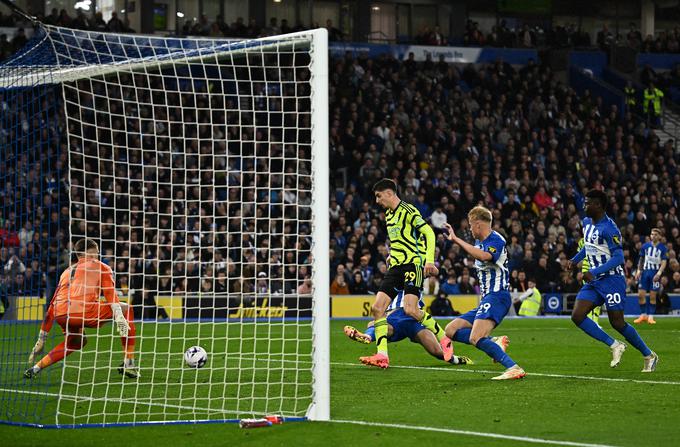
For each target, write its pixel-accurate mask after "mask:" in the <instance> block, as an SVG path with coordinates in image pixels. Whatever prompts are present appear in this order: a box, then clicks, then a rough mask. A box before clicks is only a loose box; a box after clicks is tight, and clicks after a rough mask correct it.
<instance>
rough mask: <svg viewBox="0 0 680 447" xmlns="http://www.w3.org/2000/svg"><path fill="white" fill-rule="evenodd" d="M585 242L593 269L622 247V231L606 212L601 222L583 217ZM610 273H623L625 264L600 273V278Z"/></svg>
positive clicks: (587, 255)
mask: <svg viewBox="0 0 680 447" xmlns="http://www.w3.org/2000/svg"><path fill="white" fill-rule="evenodd" d="M583 242H584V248H585V250H586V259H587V260H588V263H589V266H590V269H591V270H592V269H594V268H597V267H599V266H601V265H602V264H604V263H606V262H607V261H609V259H610V258H611V257H612V253H614V251H616V250H617V249H620V248H622V246H621V232H620V231H619V228H618V227H617V226H616V224H615V223H614V221H613V220H612V219H611V218H610V217H609V216H607V215H606V214H605V216H604V217H603V218H602V219H601V220H600V221H599V222H593V219H591V218H590V217H586V218H585V219H583ZM609 275H623V266H622V265H617V266H616V267H614V268H612V269H611V270H609V271H606V272H603V273H601V274H600V275H598V278H602V277H605V276H609Z"/></svg>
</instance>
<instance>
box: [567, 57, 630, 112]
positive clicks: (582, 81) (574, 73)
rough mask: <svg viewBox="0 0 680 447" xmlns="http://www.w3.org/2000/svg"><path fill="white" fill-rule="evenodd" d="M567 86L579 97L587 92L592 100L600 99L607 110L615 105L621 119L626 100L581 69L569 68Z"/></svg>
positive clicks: (620, 94)
mask: <svg viewBox="0 0 680 447" xmlns="http://www.w3.org/2000/svg"><path fill="white" fill-rule="evenodd" d="M569 84H570V85H571V86H572V87H573V88H574V90H576V92H577V93H578V94H579V96H582V95H583V93H584V92H585V91H586V90H589V91H590V95H591V96H592V97H593V98H597V97H598V96H600V97H602V101H603V102H604V104H605V105H606V106H607V107H608V108H609V107H610V106H612V105H616V106H617V107H618V110H619V116H620V117H621V118H623V114H624V113H625V104H626V100H625V96H624V95H623V94H622V93H621V92H617V91H616V90H615V89H613V88H611V87H609V86H608V85H606V84H605V83H604V82H602V81H601V80H599V79H597V78H596V77H595V76H589V75H587V74H586V73H584V72H583V69H581V68H579V67H577V66H574V65H572V66H571V67H570V68H569Z"/></svg>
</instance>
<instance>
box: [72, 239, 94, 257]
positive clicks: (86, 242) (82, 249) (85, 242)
mask: <svg viewBox="0 0 680 447" xmlns="http://www.w3.org/2000/svg"><path fill="white" fill-rule="evenodd" d="M91 249H95V250H97V251H99V245H97V243H96V242H95V241H93V240H92V239H79V240H78V241H76V243H75V244H73V251H74V252H76V254H78V255H80V254H85V253H87V252H88V251H89V250H91Z"/></svg>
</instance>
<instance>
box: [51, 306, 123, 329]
mask: <svg viewBox="0 0 680 447" xmlns="http://www.w3.org/2000/svg"><path fill="white" fill-rule="evenodd" d="M112 318H113V311H112V310H111V306H106V305H102V306H99V309H98V313H97V314H89V313H88V314H86V315H83V314H73V315H59V316H58V317H56V318H55V319H54V321H56V322H57V324H58V325H59V326H61V329H62V330H63V331H64V334H66V332H67V330H68V333H69V334H80V333H82V332H83V328H86V327H89V328H98V327H100V326H101V325H103V324H104V323H107V322H108V321H110V320H111V319H112Z"/></svg>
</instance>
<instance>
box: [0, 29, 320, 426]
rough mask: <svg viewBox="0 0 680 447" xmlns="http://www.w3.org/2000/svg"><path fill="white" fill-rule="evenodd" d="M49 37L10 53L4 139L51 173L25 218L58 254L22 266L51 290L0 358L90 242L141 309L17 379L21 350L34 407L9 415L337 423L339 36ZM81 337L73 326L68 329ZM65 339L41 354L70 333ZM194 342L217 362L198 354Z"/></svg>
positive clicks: (56, 420) (43, 421)
mask: <svg viewBox="0 0 680 447" xmlns="http://www.w3.org/2000/svg"><path fill="white" fill-rule="evenodd" d="M41 32H42V33H43V34H39V35H38V36H37V37H36V39H35V40H34V41H33V43H32V45H31V46H30V47H29V48H27V49H25V50H24V51H22V52H21V53H20V54H18V55H17V56H16V57H14V58H13V59H11V60H10V61H8V62H7V63H5V64H3V65H0V99H1V100H2V102H1V103H2V104H3V107H5V108H6V111H7V112H8V113H4V114H3V117H2V118H0V124H2V126H1V127H2V128H3V129H9V131H8V132H7V134H6V135H4V136H3V138H1V139H0V147H1V148H2V153H3V154H4V155H6V162H7V166H8V167H10V169H9V170H8V171H7V172H10V171H11V172H12V173H15V172H18V171H19V170H21V169H29V168H30V170H33V171H35V175H37V178H38V182H37V183H36V184H37V185H38V187H37V188H38V191H37V193H36V197H38V198H39V199H40V201H42V202H41V204H42V205H44V206H45V207H46V208H45V209H46V210H47V211H46V212H45V214H43V213H42V211H41V212H40V213H38V214H36V211H35V208H36V207H31V206H28V205H29V204H33V203H34V201H35V199H34V198H32V197H33V196H32V195H29V194H28V193H27V194H25V195H23V192H22V193H21V195H18V196H17V197H16V201H17V203H18V204H19V207H20V208H21V209H22V210H23V211H20V212H18V214H17V221H18V222H19V224H20V227H21V226H23V227H25V228H24V230H25V229H26V228H29V226H31V225H36V227H37V228H36V232H37V233H38V234H40V235H41V237H42V236H43V235H44V238H45V241H44V242H45V245H46V246H47V247H48V249H47V250H45V251H44V252H41V253H38V254H36V255H32V257H30V259H29V258H27V259H26V260H25V261H26V262H32V261H34V260H35V261H37V262H38V264H37V265H39V266H40V268H41V269H43V270H44V271H46V272H48V279H49V282H48V283H47V284H46V286H45V287H42V288H36V289H35V290H33V289H31V290H27V291H26V295H25V296H21V297H20V301H19V302H20V305H19V306H18V307H19V308H20V309H22V310H21V311H18V312H17V313H16V314H15V315H13V317H12V318H13V320H12V322H11V323H3V324H2V325H0V337H2V338H5V339H9V334H11V333H14V334H15V335H16V337H17V342H16V343H15V344H14V345H13V346H9V345H8V344H7V343H3V344H2V345H0V354H3V352H4V353H8V352H9V351H10V350H11V351H12V352H16V354H14V355H17V356H19V355H20V357H21V358H22V359H23V358H28V355H29V353H30V352H31V350H32V347H33V343H34V342H35V337H36V336H37V333H38V330H39V327H38V323H39V321H40V320H41V319H42V318H43V317H44V316H45V315H46V309H47V306H46V305H47V303H48V302H49V299H50V298H51V297H52V296H53V294H54V291H55V288H58V287H61V286H62V285H63V284H62V283H60V276H59V275H60V274H61V272H63V271H66V270H67V269H68V266H69V263H70V262H72V261H73V259H74V256H73V255H74V252H73V250H72V248H71V247H72V246H73V245H74V244H76V243H78V242H79V241H83V240H93V241H95V242H96V243H97V246H98V247H99V253H100V255H99V257H98V259H99V260H101V261H102V262H103V263H104V264H105V265H107V266H108V267H107V268H109V269H110V270H111V274H112V277H113V281H114V282H115V290H116V294H117V297H118V299H120V301H121V302H122V303H126V304H129V306H130V313H129V314H128V313H127V311H125V309H127V307H124V308H123V311H124V313H125V319H126V320H127V321H128V323H129V325H128V326H129V328H128V331H130V332H129V334H131V335H129V336H124V337H122V338H121V337H119V336H118V332H117V330H118V329H119V328H120V325H119V324H118V322H112V323H106V324H103V325H102V326H101V327H99V328H88V329H85V330H84V332H85V333H86V336H87V339H88V340H89V341H88V343H87V345H85V344H84V343H80V342H78V343H77V344H74V345H68V346H70V348H69V351H68V353H67V354H66V357H65V358H64V359H63V360H60V361H58V362H56V363H54V364H49V365H48V366H46V367H45V368H43V369H40V370H38V373H36V374H37V376H36V378H35V379H34V380H33V381H32V382H25V383H23V384H18V383H17V382H16V381H15V380H13V379H12V378H13V377H14V376H15V375H17V374H19V375H20V374H21V373H22V372H23V370H22V368H25V367H26V365H24V364H23V362H22V361H18V360H17V361H16V362H14V363H13V366H12V368H11V371H9V370H8V371H9V372H8V373H7V374H2V375H0V388H2V391H0V400H3V401H5V402H9V401H10V399H9V398H8V397H5V396H4V394H7V396H13V395H14V396H19V397H20V399H15V402H16V406H12V407H11V408H10V409H9V410H8V412H6V413H5V414H4V415H3V416H0V419H5V418H7V420H6V421H0V422H8V423H17V424H28V425H32V426H43V427H87V426H102V425H118V424H135V425H136V424H167V423H188V422H190V423H194V422H233V421H236V420H238V419H240V418H243V417H258V416H264V415H270V414H275V415H281V416H282V417H284V418H286V420H291V421H292V420H306V419H313V420H328V419H329V352H328V351H329V347H328V338H329V334H328V319H329V312H328V308H329V300H328V296H329V295H328V284H329V281H328V277H329V274H328V265H327V264H328V263H327V256H328V216H327V211H328V205H327V204H328V122H327V121H328V98H327V95H328V74H327V73H328V66H327V64H328V61H327V57H328V55H327V52H328V48H327V38H326V31H325V30H315V31H311V32H301V33H295V34H291V35H284V36H273V37H268V38H263V39H254V40H244V41H235V42H234V41H231V42H226V41H213V40H207V39H206V40H202V39H172V38H157V37H146V36H130V35H115V34H107V33H99V32H91V31H78V30H66V29H64V28H58V27H53V26H43V27H42V31H41ZM3 175H5V172H0V177H2V176H3ZM12 175H14V174H12ZM33 175H34V173H31V176H33ZM9 178H10V177H9V174H7V175H5V177H3V179H4V180H8V179H9ZM31 178H32V177H31ZM17 180H19V181H21V180H20V177H16V176H15V177H12V181H15V182H16V181H17ZM32 184H33V183H32ZM22 191H23V189H22ZM5 203H7V202H5ZM5 206H6V207H8V206H10V205H7V204H6V205H5ZM31 208H34V209H33V210H31ZM38 208H39V207H38ZM8 209H9V208H6V209H5V210H3V211H7V210H8ZM18 230H19V229H17V231H18ZM22 231H23V230H22ZM27 231H28V230H27ZM22 234H23V233H22ZM22 244H23V242H22ZM315 260H320V261H319V262H316V261H315ZM102 271H104V270H102ZM67 276H68V275H67ZM58 284H59V286H58ZM69 293H70V292H69ZM106 300H108V298H106ZM74 302H75V301H74V300H69V301H68V303H69V304H68V305H69V306H73V305H74V304H73V303H74ZM97 305H98V306H101V307H105V306H108V303H107V302H105V300H104V299H101V300H100V302H99V303H98V304H97ZM69 312H71V311H70V310H69ZM23 321H30V322H31V323H29V324H22V323H23ZM17 328H22V329H21V330H20V331H18V332H17ZM82 330H83V328H82V327H81V328H80V329H78V328H73V327H71V326H68V327H66V328H65V335H66V337H67V338H66V340H69V338H68V337H69V336H71V335H73V336H77V338H78V339H80V338H79V337H80V332H82ZM12 331H14V332H12ZM126 333H127V332H126ZM51 334H53V335H51V336H50V337H48V339H47V343H46V346H45V352H48V351H50V350H52V349H55V346H58V344H59V343H60V342H62V341H64V338H63V337H62V336H61V334H57V331H56V330H52V332H51ZM76 345H77V346H76ZM190 346H200V347H202V348H204V349H205V351H206V352H207V361H206V362H205V365H204V366H202V367H200V368H191V367H189V366H187V365H186V363H185V360H184V352H185V351H186V349H187V348H189V347H190ZM132 358H134V362H133V363H131V364H130V365H134V368H137V367H138V370H137V369H135V374H128V373H129V372H130V371H131V368H132V367H130V366H129V364H128V363H126V362H128V360H130V359H132ZM121 371H122V372H121ZM137 371H138V372H139V374H138V375H137ZM136 375H137V377H135V376H136ZM22 396H23V397H22ZM22 399H23V400H22ZM29 402H33V403H36V404H37V405H35V406H34V407H31V405H28V403H29ZM12 405H14V404H12Z"/></svg>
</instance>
